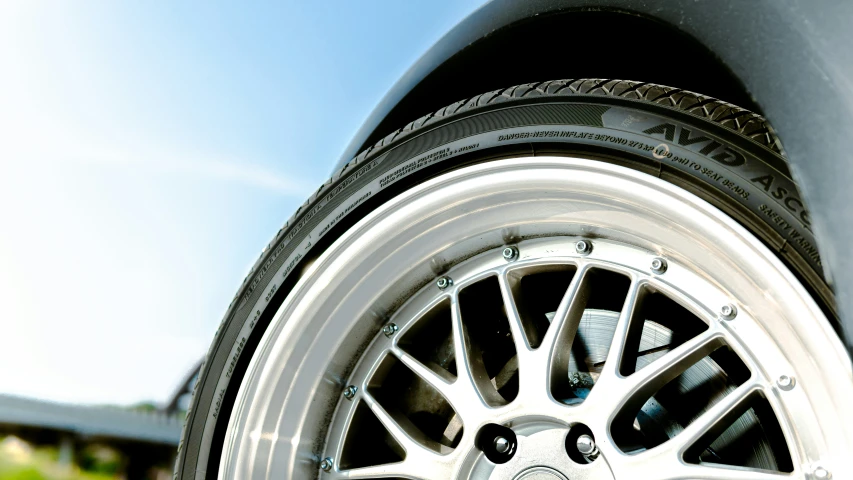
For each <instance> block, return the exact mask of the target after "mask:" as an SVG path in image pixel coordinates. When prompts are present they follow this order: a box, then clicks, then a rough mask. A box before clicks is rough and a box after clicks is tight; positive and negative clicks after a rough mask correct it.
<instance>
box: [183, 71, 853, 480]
mask: <svg viewBox="0 0 853 480" xmlns="http://www.w3.org/2000/svg"><path fill="white" fill-rule="evenodd" d="M834 328H837V322H836V321H835V318H834V307H833V301H832V293H831V290H830V289H829V288H828V287H827V284H826V282H825V280H824V279H823V276H822V265H821V263H820V257H819V255H818V252H817V249H816V246H815V241H814V237H813V234H812V232H811V226H810V223H809V216H808V210H807V207H806V205H805V203H804V202H803V200H802V198H801V197H800V196H799V193H798V190H797V188H796V185H795V183H794V181H793V179H792V176H791V173H790V170H789V168H788V165H787V163H786V161H785V158H784V155H783V150H782V146H781V144H780V142H779V141H778V139H777V138H776V137H775V135H774V134H773V131H772V129H771V128H770V126H769V125H768V124H767V123H766V122H765V121H764V119H762V118H761V117H760V116H759V115H756V114H754V113H752V112H749V111H746V110H743V109H741V108H738V107H736V106H733V105H730V104H726V103H724V102H721V101H718V100H715V99H712V98H708V97H705V96H702V95H699V94H695V93H691V92H686V91H683V90H680V89H677V88H671V87H662V86H658V85H651V84H645V83H639V82H629V81H620V80H593V79H583V80H565V81H552V82H542V83H537V84H528V85H521V86H517V87H512V88H507V89H503V90H500V91H495V92H490V93H486V94H483V95H479V96H476V97H474V98H471V99H466V100H464V101H460V102H457V103H455V104H453V105H450V106H448V107H446V108H444V109H442V110H440V111H438V112H435V113H434V114H431V115H427V116H424V117H422V118H420V119H418V120H415V121H413V122H411V123H409V124H408V125H406V126H404V127H402V128H400V129H399V130H397V131H395V132H393V133H391V134H389V135H388V136H387V137H386V138H385V139H383V140H382V141H381V142H379V143H378V144H377V145H375V146H374V147H372V148H370V149H368V150H367V151H365V152H363V153H362V154H360V155H359V156H358V157H356V158H355V159H353V160H352V161H351V162H350V163H348V164H347V165H346V166H344V167H343V169H342V170H341V171H339V172H337V173H336V174H335V175H334V176H333V177H332V178H331V179H330V180H329V181H327V182H326V183H325V184H324V185H323V186H322V187H321V188H320V189H319V190H318V191H317V193H316V194H315V195H313V196H312V198H311V199H309V200H308V201H307V202H306V203H305V204H304V205H303V206H302V207H301V208H300V209H299V211H297V213H296V214H295V215H294V216H293V218H291V220H290V221H288V223H287V224H286V225H285V227H284V228H282V230H281V231H280V232H279V234H278V235H277V236H276V238H275V239H274V240H273V241H272V242H271V243H270V245H269V247H268V248H267V249H266V250H265V251H264V253H263V254H262V256H261V258H260V259H259V261H258V263H257V265H256V266H255V268H254V269H253V271H252V272H251V273H250V275H249V276H248V277H247V278H246V280H245V281H244V284H243V286H242V287H241V289H240V291H239V292H238V294H237V296H236V297H235V299H234V301H233V303H232V305H231V307H230V308H229V311H228V313H227V315H226V318H225V320H224V321H223V323H222V325H221V327H220V329H219V331H218V332H217V335H216V338H215V340H214V343H213V345H212V346H211V349H210V352H209V354H208V358H207V361H206V362H205V365H204V367H203V368H202V371H201V374H200V376H199V380H198V382H197V384H196V392H195V395H194V397H193V402H192V407H191V411H190V412H189V413H188V416H187V423H186V427H185V430H184V434H183V440H182V445H181V452H180V454H179V457H178V463H177V465H176V474H177V475H178V476H180V477H182V478H196V477H205V476H211V477H212V476H221V477H225V478H235V477H248V476H252V477H253V478H254V477H264V478H318V477H319V478H364V479H375V478H424V479H427V478H429V479H432V478H435V479H446V478H466V479H467V478H470V479H474V478H482V479H486V478H488V479H504V478H505V479H507V480H509V479H528V480H532V479H537V478H538V479H561V478H562V479H565V478H590V479H612V478H672V479H675V478H685V479H686V478H705V479H723V478H739V479H756V480H757V479H765V480H769V479H775V478H779V479H782V478H791V476H792V475H793V476H794V477H795V478H806V477H807V476H810V477H809V478H821V477H820V475H824V474H826V475H829V474H834V475H838V477H837V478H844V476H845V475H847V474H849V473H850V472H847V471H846V470H844V469H846V468H849V467H848V465H847V463H849V462H846V461H845V455H846V452H849V451H850V450H851V447H853V441H851V438H850V433H849V432H848V431H847V429H845V426H846V425H850V424H853V417H851V413H850V411H849V409H848V408H846V407H845V406H846V405H849V404H851V402H853V381H851V378H853V374H852V373H851V367H850V360H849V357H848V356H847V353H846V351H845V350H844V348H843V346H842V344H841V342H840V340H839V338H838V336H837V334H836V332H835V331H834ZM844 472H846V473H844ZM824 478H828V477H824Z"/></svg>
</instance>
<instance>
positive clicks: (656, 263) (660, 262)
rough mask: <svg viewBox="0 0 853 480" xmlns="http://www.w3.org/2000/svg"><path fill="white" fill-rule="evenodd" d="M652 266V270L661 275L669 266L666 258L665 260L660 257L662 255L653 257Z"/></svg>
mask: <svg viewBox="0 0 853 480" xmlns="http://www.w3.org/2000/svg"><path fill="white" fill-rule="evenodd" d="M651 267H652V272H654V273H656V274H658V275H660V274H662V273H664V272H666V267H667V264H666V260H664V259H663V258H660V257H656V258H654V259H652V265H651Z"/></svg>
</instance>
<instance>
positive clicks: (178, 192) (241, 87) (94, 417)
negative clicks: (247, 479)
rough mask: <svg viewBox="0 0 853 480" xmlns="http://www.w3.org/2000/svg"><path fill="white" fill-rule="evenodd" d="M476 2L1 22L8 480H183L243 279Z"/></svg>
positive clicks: (0, 449) (123, 11)
mask: <svg viewBox="0 0 853 480" xmlns="http://www.w3.org/2000/svg"><path fill="white" fill-rule="evenodd" d="M480 3H482V2H481V0H443V1H438V2H436V1H434V0H432V1H428V0H417V1H405V2H399V1H390V0H388V1H372V2H345V1H337V0H333V1H329V2H294V1H279V2H270V3H261V2H253V3H251V4H246V3H239V2H228V3H226V2H167V1H156V2H113V1H106V0H103V1H99V0H86V1H83V2H46V1H45V2H40V1H31V0H5V1H3V2H0V303H2V306H3V309H2V313H1V314H0V315H2V316H0V342H2V343H0V345H2V348H0V359H2V364H0V479H3V478H21V479H23V478H33V479H35V478H67V479H78V478H79V479H84V478H85V479H98V478H170V477H171V462H173V461H174V451H175V448H176V446H177V442H178V439H179V436H180V429H181V425H182V422H183V415H184V412H185V410H186V407H187V404H188V400H189V398H188V392H191V389H192V383H193V380H194V378H193V377H194V375H195V372H196V371H197V368H198V365H199V362H200V361H201V359H202V357H203V356H204V355H205V353H206V351H207V348H208V345H209V342H210V340H211V339H212V337H213V334H214V332H215V330H216V327H217V326H218V324H219V321H220V320H221V317H222V315H223V314H224V312H225V310H226V308H227V306H228V304H229V303H230V301H231V299H232V296H233V295H234V293H235V292H236V290H237V287H238V285H239V284H240V282H241V281H242V279H243V276H244V275H245V274H246V273H247V272H248V270H249V267H250V266H251V265H252V264H253V262H254V261H255V259H256V258H257V256H258V254H259V253H260V250H261V249H262V248H263V247H264V246H265V245H266V243H267V242H268V241H269V239H270V238H272V236H273V235H274V234H275V232H276V231H278V229H279V228H280V227H281V225H283V224H284V222H285V220H286V219H287V218H288V217H289V216H290V215H291V214H292V213H293V211H294V210H295V209H296V207H297V206H298V205H299V204H301V203H302V201H303V200H304V199H305V198H306V197H307V196H308V195H309V193H310V192H311V191H312V190H313V188H315V187H316V186H317V185H319V184H320V183H321V182H322V181H323V180H324V179H325V178H326V177H327V176H328V175H329V173H331V169H332V166H333V164H334V163H335V162H336V161H337V159H338V157H339V155H340V154H341V152H342V151H343V149H344V147H345V146H346V144H347V143H348V142H349V140H350V139H351V137H352V136H353V134H354V133H355V131H356V130H357V129H358V128H359V126H360V124H361V122H362V121H363V120H364V119H365V118H366V117H367V115H368V114H369V113H370V111H371V110H372V108H373V106H374V105H376V104H377V103H378V102H379V100H380V99H381V97H382V96H383V95H384V93H385V92H386V91H387V90H388V89H389V88H390V87H391V85H392V84H393V83H394V82H395V81H396V80H397V79H398V78H399V77H400V76H401V75H402V74H403V73H404V72H405V70H406V69H407V68H408V67H409V66H410V65H411V64H412V63H413V62H414V61H415V60H416V59H417V57H418V56H420V55H421V54H422V53H423V52H424V51H425V50H426V49H427V48H428V47H429V46H430V45H431V44H432V43H434V42H435V41H436V40H437V39H438V38H440V36H441V35H442V34H443V33H444V32H446V31H447V30H449V29H450V28H451V27H452V26H453V25H455V24H456V23H457V22H458V21H459V20H461V19H462V18H464V17H465V16H466V15H467V14H468V13H470V12H471V11H473V10H474V9H475V8H477V7H478V6H479V4H480Z"/></svg>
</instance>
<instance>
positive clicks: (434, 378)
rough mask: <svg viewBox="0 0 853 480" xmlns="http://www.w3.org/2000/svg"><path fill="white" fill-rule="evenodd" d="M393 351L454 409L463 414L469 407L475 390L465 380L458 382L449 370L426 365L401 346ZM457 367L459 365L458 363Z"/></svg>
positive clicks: (392, 351)
mask: <svg viewBox="0 0 853 480" xmlns="http://www.w3.org/2000/svg"><path fill="white" fill-rule="evenodd" d="M391 353H393V354H394V356H396V357H397V358H398V359H399V360H400V362H402V363H403V365H405V366H407V367H408V368H409V370H411V371H412V373H414V374H415V375H417V376H418V377H419V378H420V379H421V380H423V381H424V382H426V383H428V384H429V385H430V386H431V387H432V388H434V389H435V390H436V391H438V392H439V393H440V394H441V395H442V396H443V397H444V398H445V399H446V400H447V401H448V402H449V403H450V405H451V406H453V409H454V410H455V411H456V412H457V413H459V414H460V415H461V412H463V411H465V410H466V409H467V406H468V404H469V403H470V402H471V398H472V395H473V393H474V392H473V391H471V390H470V389H466V388H465V387H464V384H463V382H456V381H455V379H454V378H453V377H452V375H450V373H449V372H445V373H444V375H442V374H439V373H438V372H436V371H434V370H432V369H430V368H429V367H427V366H426V365H424V364H422V363H421V362H419V361H418V360H417V359H416V358H415V357H413V356H411V355H409V354H408V353H406V352H404V351H403V350H401V349H400V348H399V347H393V348H392V349H391ZM457 369H459V366H458V364H457Z"/></svg>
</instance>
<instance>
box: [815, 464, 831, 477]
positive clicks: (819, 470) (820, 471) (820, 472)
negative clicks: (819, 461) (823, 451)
mask: <svg viewBox="0 0 853 480" xmlns="http://www.w3.org/2000/svg"><path fill="white" fill-rule="evenodd" d="M812 476H813V477H814V478H815V479H818V480H827V479H829V478H832V474H830V473H829V470H827V469H825V468H823V467H815V469H814V470H812Z"/></svg>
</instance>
